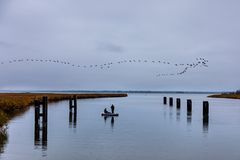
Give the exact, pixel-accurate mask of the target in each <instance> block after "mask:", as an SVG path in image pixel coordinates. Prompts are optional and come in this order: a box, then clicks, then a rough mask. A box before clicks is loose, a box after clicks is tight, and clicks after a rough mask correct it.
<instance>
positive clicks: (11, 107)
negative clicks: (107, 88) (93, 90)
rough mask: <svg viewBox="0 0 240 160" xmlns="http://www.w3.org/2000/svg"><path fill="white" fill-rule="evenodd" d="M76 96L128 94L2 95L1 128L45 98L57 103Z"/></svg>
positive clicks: (101, 96)
mask: <svg viewBox="0 0 240 160" xmlns="http://www.w3.org/2000/svg"><path fill="white" fill-rule="evenodd" d="M73 95H76V96H77V98H78V99H86V98H106V97H126V96H127V94H110V93H109V94H100V93H99V94H50V93H48V94H45V93H0V127H1V126H3V125H4V124H5V123H6V122H7V121H8V120H9V119H10V118H11V117H13V116H14V115H15V114H17V113H18V112H22V111H24V110H26V109H27V108H28V107H30V106H31V105H33V103H34V100H41V99H42V97H43V96H47V97H48V101H49V102H50V103H51V102H57V101H61V100H68V99H69V98H70V97H71V96H73Z"/></svg>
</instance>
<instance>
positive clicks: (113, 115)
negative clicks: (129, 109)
mask: <svg viewBox="0 0 240 160" xmlns="http://www.w3.org/2000/svg"><path fill="white" fill-rule="evenodd" d="M101 115H102V116H104V117H108V116H110V117H117V116H119V114H118V113H110V112H109V113H102V114H101Z"/></svg>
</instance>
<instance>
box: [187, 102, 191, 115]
mask: <svg viewBox="0 0 240 160" xmlns="http://www.w3.org/2000/svg"><path fill="white" fill-rule="evenodd" d="M187 114H188V115H191V114H192V100H191V99H188V100H187Z"/></svg>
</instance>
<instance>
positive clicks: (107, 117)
mask: <svg viewBox="0 0 240 160" xmlns="http://www.w3.org/2000/svg"><path fill="white" fill-rule="evenodd" d="M103 118H104V122H105V124H106V122H107V120H108V119H110V118H111V127H112V128H114V122H115V118H114V117H113V116H103Z"/></svg>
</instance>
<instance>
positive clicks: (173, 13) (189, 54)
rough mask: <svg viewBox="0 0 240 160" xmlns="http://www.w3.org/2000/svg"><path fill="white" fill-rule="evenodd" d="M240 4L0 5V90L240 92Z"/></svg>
mask: <svg viewBox="0 0 240 160" xmlns="http://www.w3.org/2000/svg"><path fill="white" fill-rule="evenodd" d="M239 5H240V1H238V0H221V1H219V0H181V1H179V0H148V1H146V0H121V1H120V0H115V1H113V0H101V1H99V0H21V1H19V0H0V63H1V64H0V73H1V74H0V90H39V89H40V90H70V89H74V90H160V91H176V90H177V91H232V90H237V89H239V88H240V81H239V80H240V70H239V69H238V68H239V59H240V45H239V42H240V21H239V16H240V10H239ZM197 58H198V59H199V58H204V59H205V60H207V61H208V62H207V66H203V65H199V66H197V67H188V69H187V72H186V73H184V74H177V73H180V72H182V71H183V70H184V69H185V68H186V65H187V64H192V63H197V61H198V60H197ZM31 59H33V60H34V61H31ZM40 60H42V61H40ZM49 60H51V62H50V61H49ZM124 60H126V61H127V62H124ZM133 60H136V62H133ZM145 60H147V62H144V61H145ZM53 61H55V62H53ZM56 61H59V63H57V62H56ZM129 61H131V62H129ZM153 61H154V62H153ZM158 61H160V62H159V63H158ZM64 62H67V63H69V64H64ZM118 62H119V63H118ZM163 62H166V63H167V62H169V63H170V64H164V63H163ZM108 63H109V64H110V65H109V68H108V67H106V66H108ZM111 63H112V64H111ZM104 64H107V65H106V66H104ZM174 64H184V66H180V65H174ZM78 65H79V66H80V67H77V66H78ZM91 65H92V66H91ZM95 65H97V67H95ZM101 65H103V66H102V67H103V68H101ZM84 66H85V67H84ZM171 74H172V75H171ZM159 75H160V76H159Z"/></svg>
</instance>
